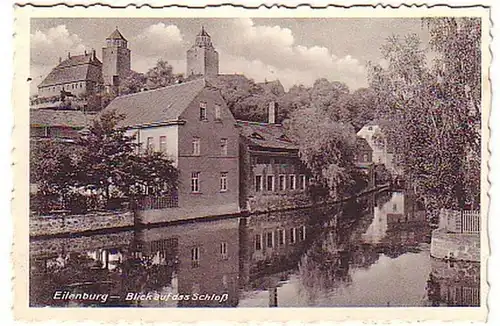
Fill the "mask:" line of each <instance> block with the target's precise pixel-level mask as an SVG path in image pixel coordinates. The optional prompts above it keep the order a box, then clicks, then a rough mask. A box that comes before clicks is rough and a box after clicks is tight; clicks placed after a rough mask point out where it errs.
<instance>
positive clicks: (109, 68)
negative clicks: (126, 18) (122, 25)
mask: <svg viewBox="0 0 500 326" xmlns="http://www.w3.org/2000/svg"><path fill="white" fill-rule="evenodd" d="M127 43H128V42H127V40H126V39H125V37H123V35H122V34H121V33H120V31H119V30H118V28H117V29H115V31H114V32H113V33H111V35H109V36H108V37H107V38H106V46H105V47H103V49H102V62H101V61H100V60H99V59H98V58H97V56H96V51H95V50H92V51H91V52H87V51H85V52H84V54H83V55H75V56H72V55H71V53H68V58H67V59H66V60H64V61H63V60H62V59H61V58H59V64H58V65H57V66H56V67H55V68H54V69H52V71H51V72H50V73H49V74H48V75H47V77H45V79H44V80H43V81H42V82H41V83H40V85H38V97H39V98H47V97H53V96H59V95H60V94H63V93H64V94H68V93H70V94H71V95H74V96H78V95H83V94H94V93H96V92H98V91H100V90H101V89H102V87H104V89H105V90H107V91H108V92H109V91H112V90H114V89H116V88H117V87H118V86H119V85H120V82H121V81H122V80H123V79H124V78H126V76H127V75H128V74H129V72H130V49H128V48H127Z"/></svg>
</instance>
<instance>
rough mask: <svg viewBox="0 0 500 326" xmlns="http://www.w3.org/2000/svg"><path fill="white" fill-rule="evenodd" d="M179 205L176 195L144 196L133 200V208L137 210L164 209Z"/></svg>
mask: <svg viewBox="0 0 500 326" xmlns="http://www.w3.org/2000/svg"><path fill="white" fill-rule="evenodd" d="M174 207H179V199H178V197H177V195H171V196H166V197H154V196H146V197H143V198H141V199H138V200H136V201H135V208H136V209H138V210H150V209H164V208H174Z"/></svg>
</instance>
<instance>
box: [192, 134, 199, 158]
mask: <svg viewBox="0 0 500 326" xmlns="http://www.w3.org/2000/svg"><path fill="white" fill-rule="evenodd" d="M193 155H196V156H198V155H200V138H198V137H195V138H193Z"/></svg>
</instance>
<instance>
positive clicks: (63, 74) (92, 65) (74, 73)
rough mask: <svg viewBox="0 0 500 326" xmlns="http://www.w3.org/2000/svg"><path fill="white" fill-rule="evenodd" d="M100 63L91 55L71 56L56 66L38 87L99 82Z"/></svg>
mask: <svg viewBox="0 0 500 326" xmlns="http://www.w3.org/2000/svg"><path fill="white" fill-rule="evenodd" d="M101 67H102V63H101V61H99V59H97V58H95V57H94V58H93V56H92V54H90V53H87V54H82V55H76V56H72V57H70V58H68V59H66V60H64V61H62V62H61V63H60V64H58V65H57V66H56V67H55V68H54V69H52V71H51V72H50V73H49V74H48V75H47V77H45V79H44V80H43V81H42V82H41V83H40V85H38V87H44V86H52V85H58V84H66V83H71V82H76V81H85V80H92V81H96V82H98V81H100V80H101V78H102V77H101Z"/></svg>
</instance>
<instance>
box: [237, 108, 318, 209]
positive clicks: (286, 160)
mask: <svg viewBox="0 0 500 326" xmlns="http://www.w3.org/2000/svg"><path fill="white" fill-rule="evenodd" d="M275 119H276V110H275V107H274V103H271V104H270V107H269V112H268V122H267V123H264V122H253V121H238V128H239V130H240V179H241V183H240V205H241V207H242V208H243V207H245V208H246V209H248V210H250V211H254V210H256V209H257V210H258V209H267V210H272V209H275V208H276V209H277V208H287V207H293V206H300V205H301V204H305V203H306V202H307V196H306V190H307V188H308V185H309V177H308V173H307V170H306V168H305V167H304V166H303V165H302V163H301V161H300V159H299V148H298V145H297V144H295V143H294V142H292V141H291V140H290V139H289V138H288V137H287V135H286V133H285V130H284V128H283V126H282V125H281V124H277V123H275V122H276V120H275Z"/></svg>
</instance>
